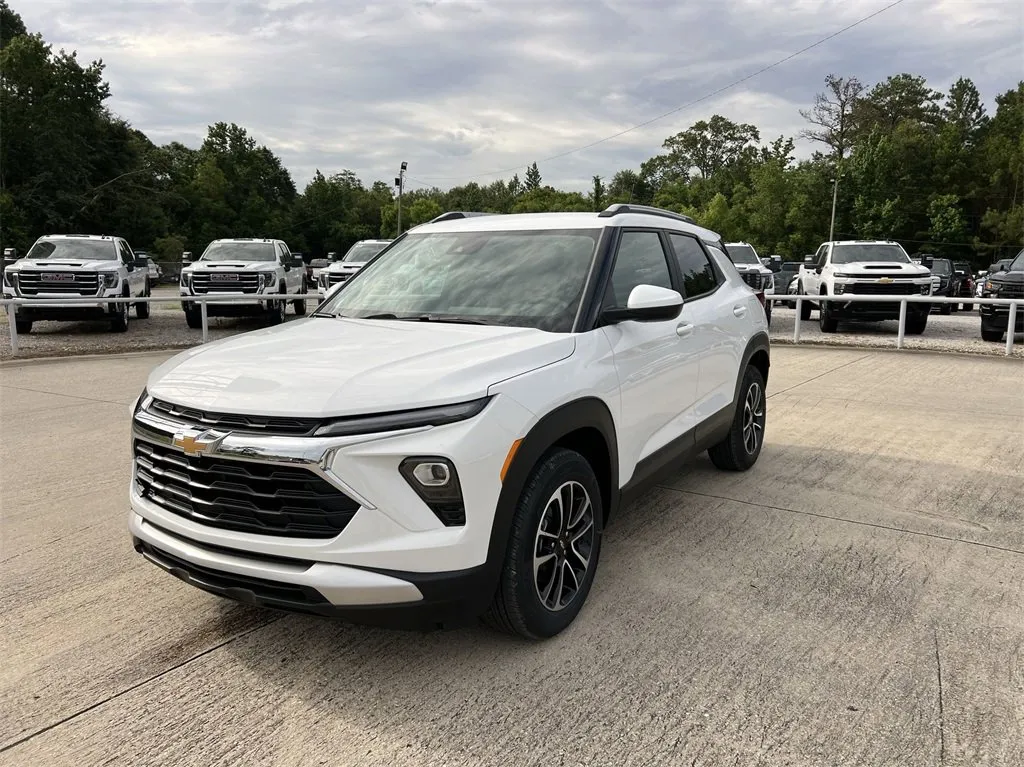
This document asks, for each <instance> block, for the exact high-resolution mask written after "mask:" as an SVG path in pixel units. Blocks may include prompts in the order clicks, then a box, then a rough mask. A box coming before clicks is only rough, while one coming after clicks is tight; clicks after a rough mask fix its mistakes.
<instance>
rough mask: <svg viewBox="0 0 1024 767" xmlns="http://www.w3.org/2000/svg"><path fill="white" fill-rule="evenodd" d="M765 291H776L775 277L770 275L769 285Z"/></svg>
mask: <svg viewBox="0 0 1024 767" xmlns="http://www.w3.org/2000/svg"><path fill="white" fill-rule="evenodd" d="M765 290H775V275H774V274H770V275H768V284H767V285H766V286H765Z"/></svg>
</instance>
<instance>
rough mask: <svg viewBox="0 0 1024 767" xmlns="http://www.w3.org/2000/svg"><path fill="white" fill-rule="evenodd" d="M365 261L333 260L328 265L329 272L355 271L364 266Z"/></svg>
mask: <svg viewBox="0 0 1024 767" xmlns="http://www.w3.org/2000/svg"><path fill="white" fill-rule="evenodd" d="M367 263H368V262H367V261H335V262H334V263H333V264H331V265H330V266H329V267H327V271H329V272H357V271H359V270H360V269H362V268H363V267H364V266H366V264H367Z"/></svg>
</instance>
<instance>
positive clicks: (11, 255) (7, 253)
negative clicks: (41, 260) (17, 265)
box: [4, 248, 18, 261]
mask: <svg viewBox="0 0 1024 767" xmlns="http://www.w3.org/2000/svg"><path fill="white" fill-rule="evenodd" d="M17 260H18V249H17V248H4V261H17Z"/></svg>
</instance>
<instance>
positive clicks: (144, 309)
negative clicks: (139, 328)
mask: <svg viewBox="0 0 1024 767" xmlns="http://www.w3.org/2000/svg"><path fill="white" fill-rule="evenodd" d="M152 294H153V292H152V289H151V288H150V287H149V280H147V281H146V288H145V290H143V291H142V297H143V298H149V297H150V296H151V295H152ZM135 316H136V317H138V318H139V319H140V320H145V319H149V303H148V302H146V301H143V302H141V303H138V304H135Z"/></svg>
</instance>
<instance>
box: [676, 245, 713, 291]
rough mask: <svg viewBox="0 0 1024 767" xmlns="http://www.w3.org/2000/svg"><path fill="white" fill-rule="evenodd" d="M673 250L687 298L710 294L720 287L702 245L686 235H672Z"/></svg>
mask: <svg viewBox="0 0 1024 767" xmlns="http://www.w3.org/2000/svg"><path fill="white" fill-rule="evenodd" d="M669 238H670V239H671V241H672V249H673V250H674V251H675V252H676V261H678V263H679V272H680V273H681V274H682V276H683V289H684V290H685V291H686V297H687V298H696V297H697V296H701V295H704V294H705V293H710V292H711V291H712V290H714V289H715V288H716V287H718V278H717V276H716V275H715V269H714V267H712V266H711V262H710V261H708V257H707V254H706V253H705V252H704V249H703V248H701V246H700V243H698V242H697V240H696V239H694V238H693V237H688V236H687V235H685V234H670V235H669Z"/></svg>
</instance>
